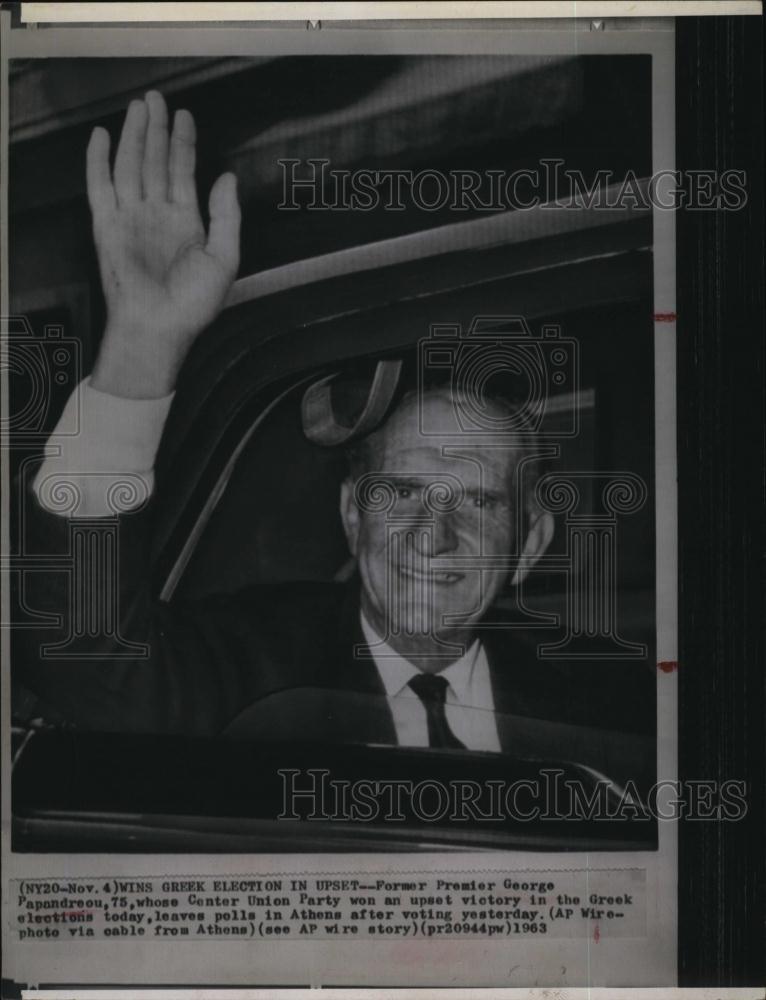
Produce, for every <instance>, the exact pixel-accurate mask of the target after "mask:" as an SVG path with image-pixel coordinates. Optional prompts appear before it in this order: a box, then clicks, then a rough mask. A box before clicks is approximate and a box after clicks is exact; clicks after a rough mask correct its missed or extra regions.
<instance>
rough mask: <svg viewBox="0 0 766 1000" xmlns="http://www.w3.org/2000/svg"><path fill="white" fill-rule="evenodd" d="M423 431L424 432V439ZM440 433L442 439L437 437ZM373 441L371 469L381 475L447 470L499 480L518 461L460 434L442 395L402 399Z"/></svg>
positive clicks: (512, 452) (508, 453) (506, 452)
mask: <svg viewBox="0 0 766 1000" xmlns="http://www.w3.org/2000/svg"><path fill="white" fill-rule="evenodd" d="M424 411H425V414H424ZM424 415H425V416H426V418H427V419H426V420H425V421H424V420H422V417H423V416H424ZM423 426H427V427H428V428H429V430H428V433H427V434H426V433H424V432H423V430H422V427H423ZM442 429H443V431H444V433H443V434H440V433H438V431H439V430H442ZM376 436H377V437H378V441H377V445H378V447H377V448H376V449H375V451H376V463H375V464H376V465H378V467H379V468H378V471H381V472H385V471H388V472H399V471H408V472H416V471H422V472H429V471H443V470H445V469H450V470H451V471H453V473H454V474H455V475H458V476H460V477H461V478H463V477H466V476H471V477H472V478H473V477H478V475H479V474H480V470H483V471H484V474H485V475H490V476H493V475H494V476H503V477H505V476H506V475H507V474H508V472H509V471H510V469H511V468H512V467H513V466H514V465H515V463H516V460H517V458H518V455H517V454H516V452H515V450H513V449H509V448H507V447H500V448H498V447H491V446H489V445H487V444H486V443H480V442H477V441H476V438H475V436H474V435H470V434H466V433H461V431H460V426H459V424H458V423H457V421H456V419H455V411H454V409H453V406H452V400H451V398H450V396H449V394H448V393H447V392H434V393H427V394H424V395H423V396H421V397H419V398H418V397H409V398H405V399H404V400H403V401H402V403H401V404H400V405H399V407H398V408H397V409H396V410H395V411H394V413H393V414H392V415H391V416H390V417H389V419H388V421H387V422H386V423H385V425H384V426H383V427H381V428H380V430H379V431H378V434H377V435H376Z"/></svg>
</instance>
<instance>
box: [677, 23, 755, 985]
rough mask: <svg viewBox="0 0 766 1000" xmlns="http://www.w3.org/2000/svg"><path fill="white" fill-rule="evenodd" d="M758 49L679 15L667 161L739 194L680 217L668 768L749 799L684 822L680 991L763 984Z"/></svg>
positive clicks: (748, 32)
mask: <svg viewBox="0 0 766 1000" xmlns="http://www.w3.org/2000/svg"><path fill="white" fill-rule="evenodd" d="M762 45H763V41H762V23H761V19H760V18H756V17H742V18H735V17H731V18H716V17H709V18H699V19H697V18H691V17H688V18H679V19H678V21H677V52H676V56H677V66H676V73H677V82H678V88H677V106H676V122H677V143H678V161H677V165H678V167H679V168H680V169H682V170H694V169H702V170H709V169H715V170H716V171H718V172H719V175H720V173H721V172H723V171H725V170H746V171H747V193H748V202H747V206H746V207H745V208H744V209H741V210H739V211H728V212H727V211H697V212H692V211H681V212H679V213H678V244H677V253H678V256H677V259H678V344H679V353H678V361H679V366H678V415H679V437H678V442H679V532H680V536H679V542H680V552H679V555H680V587H681V590H680V657H679V675H678V676H679V685H680V721H679V727H680V746H679V753H680V761H679V768H680V776H681V778H682V779H689V778H698V779H714V780H716V781H718V782H723V781H727V780H732V779H733V780H740V781H741V780H746V781H747V783H748V795H747V799H748V809H749V812H748V815H747V817H746V819H744V820H741V821H739V822H715V821H708V822H696V823H694V822H685V823H683V824H682V826H681V830H680V845H679V846H680V867H679V906H680V925H679V977H680V978H679V982H680V985H682V986H744V985H756V984H759V985H762V984H763V982H764V980H765V979H766V975H764V956H766V926H765V923H764V896H765V895H766V885H765V881H764V855H765V854H766V846H764V843H765V838H764V827H763V797H764V759H766V737H765V735H764V731H765V730H764V716H765V714H766V699H765V697H764V689H765V687H766V662H765V660H764V617H765V616H764V588H763V553H764V510H765V509H766V508H765V498H764V452H765V449H764V382H765V381H766V375H765V373H764V307H763V287H764V284H763V281H764V279H763V266H764V253H763V250H764V247H763V177H762V171H763V97H762V93H763V89H762V88H763V81H762V73H763V63H762Z"/></svg>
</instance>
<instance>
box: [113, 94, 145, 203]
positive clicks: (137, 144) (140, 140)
mask: <svg viewBox="0 0 766 1000" xmlns="http://www.w3.org/2000/svg"><path fill="white" fill-rule="evenodd" d="M147 118H148V110H147V107H146V104H145V103H144V102H143V101H131V102H130V106H129V107H128V113H127V114H126V115H125V122H124V124H123V126H122V134H121V136H120V144H119V145H118V147H117V155H116V156H115V159H114V190H115V192H116V194H117V200H118V202H119V203H120V204H121V205H126V204H130V203H131V202H136V201H140V199H141V197H142V191H141V169H142V166H143V161H144V145H145V142H146V122H147Z"/></svg>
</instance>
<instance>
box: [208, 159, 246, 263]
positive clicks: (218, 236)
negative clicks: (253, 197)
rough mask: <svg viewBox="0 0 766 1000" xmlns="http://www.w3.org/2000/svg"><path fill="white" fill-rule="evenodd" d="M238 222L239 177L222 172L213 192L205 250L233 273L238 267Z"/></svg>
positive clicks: (211, 193)
mask: <svg viewBox="0 0 766 1000" xmlns="http://www.w3.org/2000/svg"><path fill="white" fill-rule="evenodd" d="M239 222H240V211H239V201H238V199H237V178H236V177H235V176H234V174H230V173H227V174H221V176H220V177H219V178H218V180H217V181H216V182H215V184H214V185H213V188H212V190H211V192H210V231H209V233H208V239H207V246H206V247H205V250H206V251H207V253H209V254H210V255H211V256H213V257H215V258H216V259H217V260H218V261H220V263H221V264H222V265H223V266H224V268H226V270H227V271H229V272H230V273H231V274H232V276H233V275H234V274H236V272H237V268H238V267H239Z"/></svg>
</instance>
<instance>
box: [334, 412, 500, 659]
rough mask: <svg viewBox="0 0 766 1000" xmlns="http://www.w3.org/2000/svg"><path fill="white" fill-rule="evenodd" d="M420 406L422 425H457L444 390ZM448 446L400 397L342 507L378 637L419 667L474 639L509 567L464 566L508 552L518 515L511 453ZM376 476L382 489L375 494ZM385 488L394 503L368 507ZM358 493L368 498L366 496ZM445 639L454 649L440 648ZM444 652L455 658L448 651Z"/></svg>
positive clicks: (364, 600) (365, 607)
mask: <svg viewBox="0 0 766 1000" xmlns="http://www.w3.org/2000/svg"><path fill="white" fill-rule="evenodd" d="M420 405H421V406H422V407H428V409H429V412H428V414H427V415H426V416H427V425H428V426H429V427H444V428H445V429H452V428H453V427H454V416H453V409H452V403H451V400H450V398H449V396H447V395H446V394H440V393H434V394H429V395H427V396H425V397H424V398H423V399H422V400H421V403H420ZM448 443H449V444H450V445H451V446H453V448H454V446H455V437H454V436H453V437H451V438H448V437H446V436H445V438H440V437H438V436H435V437H434V436H424V435H422V434H421V432H420V429H419V420H418V406H417V400H416V399H414V398H410V399H408V400H405V402H403V403H402V405H401V406H400V407H399V408H398V409H397V410H396V412H395V413H394V414H393V416H392V417H391V418H390V419H389V421H388V422H387V424H386V425H385V427H384V428H383V429H382V430H381V431H380V432H378V436H377V438H376V439H375V442H374V458H373V460H372V465H371V470H370V472H371V474H374V477H373V478H371V479H368V484H369V487H370V489H369V490H365V489H364V488H361V487H359V488H357V490H356V491H355V490H354V485H353V484H351V483H346V484H344V489H343V496H342V504H341V507H342V514H343V520H344V525H345V528H346V535H347V537H348V541H349V545H350V548H351V551H352V553H353V554H354V555H355V556H356V558H357V563H358V567H359V573H360V576H361V582H362V610H363V611H364V613H365V615H366V617H367V619H368V620H369V622H370V624H371V625H373V627H374V628H375V630H376V631H377V632H378V633H379V635H380V636H381V637H382V638H385V639H386V640H387V641H388V642H389V643H390V644H391V645H392V646H393V647H394V648H395V649H396V650H397V651H398V652H399V653H400V654H402V655H403V656H406V657H408V658H409V659H411V660H413V662H416V663H417V665H418V666H419V667H420V668H421V669H424V670H438V669H442V668H443V667H444V666H446V665H447V663H449V662H450V660H451V659H455V658H456V657H457V656H458V655H460V648H456V645H457V646H458V647H459V646H460V645H463V646H464V645H465V643H466V642H467V641H468V640H469V639H470V638H471V633H472V629H473V625H474V624H475V623H476V622H477V621H478V620H479V619H480V618H481V617H482V615H483V614H484V613H485V611H486V610H487V608H488V607H489V605H490V604H491V603H492V601H493V600H494V599H495V597H496V596H497V594H498V591H499V590H500V588H501V587H502V585H503V583H504V581H505V580H506V578H507V576H508V569H507V568H506V567H503V566H495V567H492V568H487V569H482V570H478V569H476V568H475V565H474V567H468V566H466V565H464V564H463V563H464V562H465V560H466V557H469V558H470V557H474V558H475V557H477V556H481V557H483V560H487V561H489V558H490V557H492V556H503V557H504V556H507V555H508V554H509V553H510V552H511V543H512V535H513V530H514V528H513V526H514V521H515V512H514V510H513V506H512V495H511V483H512V472H513V467H514V463H515V461H516V458H517V456H515V455H514V454H513V453H511V452H509V451H508V450H507V449H503V448H487V447H484V448H482V447H480V446H479V447H476V446H474V447H471V446H470V445H471V443H470V442H468V441H466V442H463V441H458V444H457V450H459V452H460V455H461V456H465V457H452V456H449V455H444V454H443V453H442V449H443V447H444V446H445V445H446V444H448ZM375 481H377V482H378V483H379V484H381V487H382V492H381V493H378V494H377V495H376V494H375V493H374V492H373V491H374V483H375ZM440 483H441V484H446V489H445V487H444V485H443V486H442V488H441V489H440V488H439V485H438V484H440ZM450 490H451V491H452V497H447V498H446V502H445V494H446V493H447V492H449V491H450ZM355 492H356V496H355ZM384 493H388V495H389V496H393V506H388V505H385V504H381V506H385V507H386V509H385V510H374V509H372V508H373V507H374V506H375V505H374V500H375V498H376V496H377V498H379V499H380V498H382V496H383V494H384ZM365 495H368V496H370V498H371V499H372V501H373V503H366V502H364V496H365ZM461 495H462V498H461ZM434 560H438V562H436V563H435V562H434ZM445 642H446V643H449V644H451V646H449V647H442V648H440V645H441V644H442V643H445ZM450 649H451V650H452V652H453V655H451V656H449V655H448V656H446V657H445V656H444V655H443V654H445V653H449V650H450Z"/></svg>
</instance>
